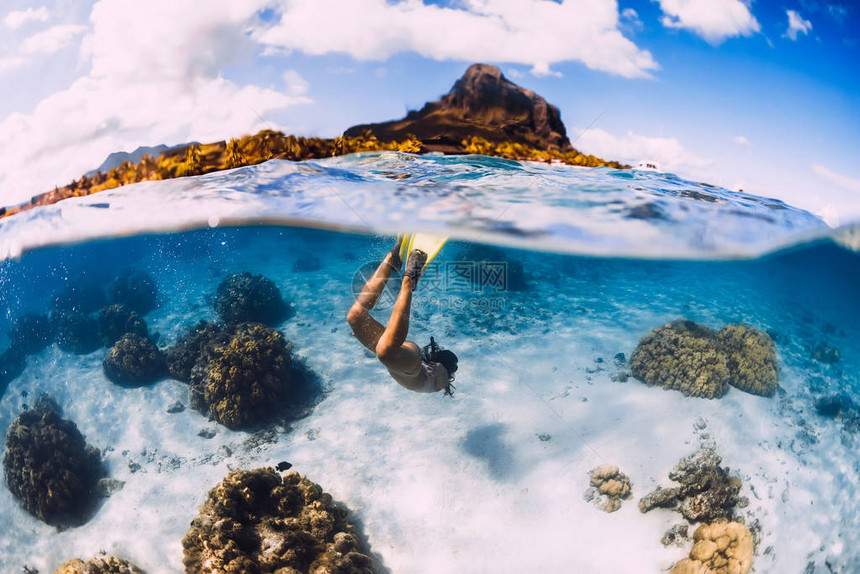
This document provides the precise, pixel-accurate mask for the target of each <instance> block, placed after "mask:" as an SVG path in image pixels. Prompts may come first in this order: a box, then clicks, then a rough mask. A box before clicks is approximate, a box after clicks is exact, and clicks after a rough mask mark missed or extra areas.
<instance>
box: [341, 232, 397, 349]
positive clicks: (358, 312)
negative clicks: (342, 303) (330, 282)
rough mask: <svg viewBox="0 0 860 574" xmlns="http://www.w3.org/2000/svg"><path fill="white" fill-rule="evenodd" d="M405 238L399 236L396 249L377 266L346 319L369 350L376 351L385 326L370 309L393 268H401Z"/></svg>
mask: <svg viewBox="0 0 860 574" xmlns="http://www.w3.org/2000/svg"><path fill="white" fill-rule="evenodd" d="M403 240H404V239H403V238H402V237H399V238H398V241H397V244H396V245H395V246H394V249H392V250H391V252H390V253H388V254H387V255H386V256H385V258H384V259H383V260H382V263H380V264H379V267H377V268H376V271H374V273H373V275H372V276H371V277H370V279H368V280H367V283H365V285H364V287H363V288H362V289H361V293H359V294H358V297H356V298H355V302H354V303H353V304H352V307H351V308H350V309H349V313H347V315H346V321H347V323H349V326H350V327H352V333H353V335H355V337H356V338H357V339H358V340H359V341H360V342H361V344H362V345H364V346H365V347H367V348H368V349H369V350H371V351H373V352H376V343H377V342H378V341H379V337H380V336H381V335H382V332H383V331H384V330H385V328H384V327H383V326H382V325H381V324H380V323H379V321H377V320H376V319H374V318H373V317H371V316H370V310H371V309H373V308H374V307H375V306H376V303H377V302H378V301H379V298H380V297H381V296H382V292H383V291H384V290H385V285H386V284H387V283H388V278H389V277H391V271H392V269H395V268H399V259H400V256H399V253H398V252H399V250H400V242H401V241H403Z"/></svg>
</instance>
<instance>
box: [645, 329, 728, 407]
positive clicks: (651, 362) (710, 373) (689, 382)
mask: <svg viewBox="0 0 860 574" xmlns="http://www.w3.org/2000/svg"><path fill="white" fill-rule="evenodd" d="M630 367H631V370H632V371H633V376H634V377H635V378H637V379H639V380H640V381H643V382H644V383H646V384H647V385H648V386H655V385H656V386H660V387H663V388H665V389H673V390H676V391H681V392H682V393H683V394H684V395H686V396H690V397H702V398H707V399H713V398H719V397H722V396H723V395H724V394H725V393H726V391H727V390H728V382H729V369H728V366H727V365H726V358H725V355H723V353H721V352H720V351H719V350H718V348H717V338H716V334H715V333H714V332H713V331H712V330H711V329H708V328H707V327H704V326H702V325H699V324H697V323H694V322H693V321H689V320H686V319H678V320H675V321H672V322H671V323H666V324H665V325H663V326H662V327H657V328H656V329H654V330H653V331H651V332H650V333H648V334H647V335H645V336H644V337H642V339H641V340H640V341H639V344H638V345H637V346H636V349H635V350H634V351H633V354H632V356H631V357H630Z"/></svg>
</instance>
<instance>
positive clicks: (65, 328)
mask: <svg viewBox="0 0 860 574" xmlns="http://www.w3.org/2000/svg"><path fill="white" fill-rule="evenodd" d="M51 318H52V319H53V321H54V325H56V328H57V346H58V347H59V348H60V349H62V350H64V351H66V352H69V353H75V354H78V355H86V354H87V353H92V352H93V351H95V350H96V349H98V348H99V347H101V338H100V337H99V326H98V323H97V322H96V320H95V319H93V318H92V317H90V316H89V315H85V314H83V313H79V312H77V311H69V312H66V313H55V314H54V315H52V317H51Z"/></svg>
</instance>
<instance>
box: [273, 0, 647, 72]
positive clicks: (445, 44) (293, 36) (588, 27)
mask: <svg viewBox="0 0 860 574" xmlns="http://www.w3.org/2000/svg"><path fill="white" fill-rule="evenodd" d="M280 1H281V3H282V5H281V12H282V17H281V20H280V22H278V23H276V24H275V25H273V26H272V27H271V28H269V29H268V30H265V31H262V32H260V33H259V35H258V38H259V40H260V41H261V42H262V43H264V44H266V45H267V46H268V48H269V50H268V51H269V53H272V52H276V51H277V50H279V49H280V50H287V51H289V50H300V51H302V52H305V53H307V54H312V55H322V54H329V53H345V54H349V55H351V56H352V57H354V58H356V59H358V60H384V59H386V58H388V57H390V56H392V55H394V54H397V53H401V52H409V51H411V52H416V53H418V54H420V55H422V56H425V57H428V58H433V59H436V60H461V61H468V62H477V61H488V62H507V63H512V64H525V65H529V66H531V67H532V70H533V72H534V73H537V74H548V73H551V66H552V65H553V64H557V63H559V62H566V61H579V62H582V63H583V64H585V65H586V66H587V67H589V68H591V69H594V70H600V71H604V72H609V73H611V74H617V75H620V76H624V77H644V76H648V75H649V72H651V71H653V70H656V69H658V65H657V63H656V62H655V61H654V59H653V57H652V56H651V53H650V52H648V51H647V50H642V49H640V48H638V47H637V46H636V45H635V44H634V43H633V42H631V41H630V40H628V39H627V38H625V37H624V35H623V34H622V33H621V31H620V30H619V29H618V25H619V20H618V4H617V3H616V2H615V0H580V1H579V2H571V1H570V0H568V1H567V2H563V3H556V2H547V1H546V0H522V1H520V2H508V1H506V0H464V2H462V4H461V5H460V6H458V7H457V8H444V7H439V6H434V5H428V4H424V3H423V2H422V1H421V0H403V1H402V2H387V1H386V0H350V1H349V2H343V1H342V0H289V1H287V0H280Z"/></svg>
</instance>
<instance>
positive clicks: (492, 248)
mask: <svg viewBox="0 0 860 574" xmlns="http://www.w3.org/2000/svg"><path fill="white" fill-rule="evenodd" d="M413 234H415V235H413ZM422 235H423V236H424V237H425V238H426V237H434V238H437V239H439V238H447V242H445V243H444V244H443V245H441V248H440V249H439V251H438V255H436V256H435V257H433V255H434V253H432V252H431V253H422V252H421V249H418V248H416V249H414V250H410V249H409V241H410V240H409V238H410V237H412V241H413V243H412V245H413V246H415V245H419V243H420V237H421V236H422ZM404 237H405V238H404ZM852 237H856V233H855V232H854V231H852V230H851V229H843V230H840V231H836V232H834V231H833V230H831V229H830V228H828V227H827V226H826V225H825V224H824V223H823V222H822V221H821V220H819V219H818V218H816V217H815V216H813V215H811V214H809V213H807V212H804V211H802V210H798V209H795V208H793V207H791V206H789V205H786V204H784V203H782V202H780V201H777V200H772V199H765V198H759V197H755V196H752V195H747V194H744V193H738V192H730V191H728V190H725V189H722V188H718V187H713V186H709V185H705V184H701V183H696V182H691V181H687V180H684V179H681V178H678V177H676V176H674V175H672V174H667V173H656V172H645V171H638V170H616V169H611V168H594V169H579V168H575V167H568V166H560V165H549V164H538V163H529V162H517V161H511V160H502V159H498V158H487V157H482V156H441V155H432V154H431V155H426V156H413V155H410V154H403V153H396V152H391V153H368V154H354V155H349V156H344V157H339V158H332V159H330V160H321V161H314V162H303V163H296V162H290V161H284V160H272V161H269V162H266V163H263V164H260V165H258V166H253V167H245V168H239V169H235V170H229V171H223V172H217V173H213V174H209V175H204V176H197V177H188V178H183V179H177V180H168V181H154V182H145V183H138V184H134V185H130V186H125V187H122V188H118V189H115V190H110V191H104V192H102V193H99V194H98V195H95V196H89V197H83V198H76V199H69V200H65V201H62V202H59V203H57V204H54V205H50V206H45V207H40V208H37V209H33V210H30V211H27V212H25V213H22V214H19V215H16V216H15V217H12V218H7V219H3V220H2V221H0V258H2V263H0V311H2V313H0V393H2V394H0V430H2V436H3V437H4V441H5V445H4V447H3V473H4V485H3V487H2V488H0V513H2V515H3V517H4V519H3V521H2V523H0V530H2V535H0V561H2V564H0V570H2V571H3V572H55V571H60V572H63V571H69V572H73V571H78V570H73V569H69V570H63V568H73V567H74V564H72V566H69V564H70V561H72V562H75V561H76V560H77V564H78V565H80V563H81V560H87V559H89V558H91V557H92V556H95V555H101V556H102V557H101V558H98V559H96V562H98V564H96V565H94V566H92V568H96V569H94V570H92V571H97V572H149V573H162V572H164V573H169V572H183V571H184V572H320V573H321V572H329V573H335V572H338V573H358V572H378V573H385V572H391V573H440V572H469V573H481V572H600V573H631V572H670V571H671V572H674V573H687V572H689V573H693V572H726V573H730V572H731V573H736V572H737V573H743V572H759V573H762V572H786V573H791V572H798V573H806V574H813V573H831V572H840V573H850V572H858V571H860V504H858V501H860V380H858V367H860V297H858V293H860V255H858V252H857V241H856V240H852ZM440 243H442V241H441V240H439V241H437V243H436V244H435V245H437V246H438V245H439V244H440ZM424 257H426V258H427V259H431V260H430V261H429V262H428V263H426V266H424V267H422V265H423V264H424V259H423V258H424ZM404 338H405V341H406V342H404ZM409 341H411V342H412V343H414V344H410V343H408V342H409ZM100 553H104V554H103V555H102V554H100ZM98 568H100V569H98Z"/></svg>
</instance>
